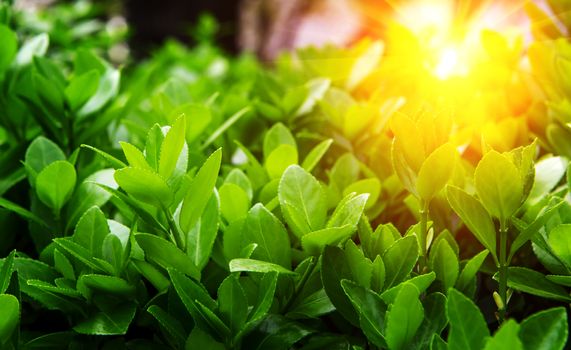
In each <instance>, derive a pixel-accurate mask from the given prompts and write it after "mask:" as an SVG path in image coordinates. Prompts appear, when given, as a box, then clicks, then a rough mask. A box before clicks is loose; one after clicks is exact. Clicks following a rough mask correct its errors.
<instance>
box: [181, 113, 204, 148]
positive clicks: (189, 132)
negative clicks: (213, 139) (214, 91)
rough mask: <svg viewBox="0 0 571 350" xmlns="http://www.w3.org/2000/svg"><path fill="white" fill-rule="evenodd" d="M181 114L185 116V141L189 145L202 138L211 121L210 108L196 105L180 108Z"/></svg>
mask: <svg viewBox="0 0 571 350" xmlns="http://www.w3.org/2000/svg"><path fill="white" fill-rule="evenodd" d="M181 112H183V113H184V114H185V115H186V116H187V120H186V122H187V128H186V140H187V141H188V143H189V144H191V143H193V142H194V141H195V140H196V139H197V138H199V137H200V136H202V134H203V132H204V130H205V129H206V127H208V125H209V124H210V122H211V121H212V112H211V110H210V107H208V106H205V105H201V104H196V103H188V104H185V105H183V106H181Z"/></svg>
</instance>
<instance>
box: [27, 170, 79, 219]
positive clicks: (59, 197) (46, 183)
mask: <svg viewBox="0 0 571 350" xmlns="http://www.w3.org/2000/svg"><path fill="white" fill-rule="evenodd" d="M76 180H77V175H76V173H75V168H74V167H73V165H71V164H70V163H69V162H67V161H65V160H58V161H55V162H53V163H51V164H50V165H48V166H47V167H45V168H44V169H43V170H42V171H41V172H40V173H39V174H38V177H37V178H36V192H37V193H38V198H39V199H40V200H41V201H42V202H43V203H44V204H45V205H47V206H48V207H50V208H52V209H53V210H54V211H55V212H56V213H58V214H59V212H60V210H61V208H62V207H63V205H64V204H65V203H66V202H67V201H68V200H69V198H71V194H72V193H73V189H74V188H75V182H76Z"/></svg>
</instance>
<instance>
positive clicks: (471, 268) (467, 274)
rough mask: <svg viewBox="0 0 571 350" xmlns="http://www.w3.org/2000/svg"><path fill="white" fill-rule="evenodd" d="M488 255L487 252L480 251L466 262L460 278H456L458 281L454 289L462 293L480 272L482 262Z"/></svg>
mask: <svg viewBox="0 0 571 350" xmlns="http://www.w3.org/2000/svg"><path fill="white" fill-rule="evenodd" d="M488 253H489V252H488V251H487V250H482V251H481V252H479V253H478V254H476V255H474V256H473V257H472V258H471V259H470V260H468V262H467V263H466V265H464V268H463V269H462V272H461V273H460V277H458V280H457V281H456V286H455V287H456V289H458V290H460V291H464V290H466V288H468V286H469V284H470V282H471V281H472V280H473V279H474V278H475V277H476V274H477V273H478V271H479V270H480V267H481V266H482V264H483V263H484V260H486V257H487V256H488Z"/></svg>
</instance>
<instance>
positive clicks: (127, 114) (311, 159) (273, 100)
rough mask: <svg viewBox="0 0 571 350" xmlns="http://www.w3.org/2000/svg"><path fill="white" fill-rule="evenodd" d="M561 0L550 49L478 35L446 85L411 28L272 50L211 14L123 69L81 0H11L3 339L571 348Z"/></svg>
mask: <svg viewBox="0 0 571 350" xmlns="http://www.w3.org/2000/svg"><path fill="white" fill-rule="evenodd" d="M552 2H553V4H552V6H553V7H554V10H555V11H554V12H556V13H561V14H562V15H561V16H560V17H558V18H556V19H550V18H549V17H547V16H546V15H545V14H544V13H543V12H542V10H541V9H539V8H538V7H535V6H534V5H533V4H530V5H529V6H528V8H527V10H528V13H529V15H530V16H531V18H532V19H533V21H534V23H541V25H534V27H533V33H534V37H535V39H536V42H535V43H533V44H531V45H530V46H529V47H527V46H525V45H523V44H522V42H521V41H517V40H515V41H513V40H510V39H509V38H507V37H504V36H503V35H502V34H500V33H496V32H492V31H483V32H482V33H480V34H481V35H480V36H479V38H480V43H481V45H480V49H481V55H480V56H478V59H477V62H475V63H474V64H473V66H472V68H471V70H470V72H469V73H468V74H467V75H458V76H454V77H452V78H450V79H444V80H443V79H441V78H439V77H437V76H435V75H434V72H433V69H432V66H431V65H432V63H431V58H430V55H429V54H427V53H426V52H425V51H426V48H425V47H423V41H422V40H421V38H419V37H418V36H415V35H414V34H413V33H412V32H410V31H408V30H407V28H405V27H403V26H399V25H397V24H394V25H393V26H392V27H391V29H390V30H389V31H388V33H389V34H388V37H387V40H386V41H385V42H384V43H381V42H376V41H368V40H363V41H361V42H359V43H357V44H356V45H355V46H353V47H351V48H348V49H344V48H334V47H326V48H323V49H314V48H308V49H304V50H300V51H298V52H294V53H290V54H284V55H283V56H282V57H281V58H280V59H278V60H277V61H276V62H275V64H274V65H273V67H272V68H269V67H266V66H263V65H261V64H260V63H259V62H258V61H257V60H256V59H255V58H253V57H251V56H248V55H243V56H240V57H229V56H227V55H225V54H224V53H223V52H221V51H220V50H218V49H217V48H216V46H215V45H213V44H212V43H213V38H214V36H215V28H216V26H215V24H214V22H212V19H211V18H209V17H204V19H203V21H202V22H201V23H200V24H199V26H198V28H197V29H196V30H195V31H194V35H195V38H196V39H197V40H198V41H199V44H198V45H197V46H196V47H194V48H192V49H188V48H186V47H184V46H183V45H181V44H179V43H176V42H169V43H167V44H166V45H165V46H164V47H162V48H161V49H159V50H158V51H156V52H154V53H153V54H152V57H151V58H150V59H148V60H147V61H144V62H138V63H136V64H135V63H133V64H129V65H127V66H117V63H116V62H115V63H114V64H112V63H109V62H107V61H106V59H104V58H102V56H105V57H107V56H108V55H109V50H110V49H111V48H112V47H113V45H116V44H117V43H119V42H120V41H121V40H122V35H124V32H122V31H123V30H124V29H121V30H120V31H119V32H117V31H113V30H110V29H109V28H107V29H104V28H106V27H105V24H104V23H103V22H101V19H94V18H92V16H93V13H96V12H94V11H95V10H94V9H93V8H91V7H90V5H89V3H85V2H79V3H78V5H69V4H68V5H58V6H55V7H53V8H51V9H50V10H49V11H53V13H57V14H58V15H57V16H54V15H50V14H49V13H48V14H45V13H36V14H34V15H31V14H26V13H16V12H15V11H14V9H13V8H12V6H11V4H10V1H5V0H4V1H0V43H1V46H0V149H1V150H2V152H1V154H0V196H1V197H0V206H1V207H2V208H3V209H2V210H0V222H1V227H2V230H1V231H0V242H1V244H0V255H2V256H5V258H4V259H3V260H0V347H2V348H7V349H10V348H22V349H35V348H43V349H46V348H51V349H62V348H72V349H90V348H105V349H114V348H118V349H121V348H133V349H149V348H157V349H160V348H175V349H185V348H186V349H198V348H204V349H289V348H296V349H305V350H309V349H322V348H330V349H377V348H378V349H385V348H386V349H391V350H393V349H429V348H430V349H450V350H455V349H462V350H463V349H487V350H492V349H506V348H509V349H530V350H531V349H533V350H537V349H563V348H564V346H565V344H566V342H567V338H568V322H567V314H568V308H567V304H568V303H569V302H571V296H570V293H569V288H570V287H571V196H570V186H571V171H570V170H568V169H569V165H568V159H569V157H571V79H570V77H571V43H570V42H569V40H568V38H565V37H564V34H563V31H562V30H563V29H562V28H564V27H565V26H566V30H567V32H568V33H569V32H571V20H570V18H569V15H568V13H569V10H570V9H569V7H567V8H564V6H568V5H565V2H564V1H552ZM38 23H39V24H42V25H38ZM72 27H74V28H75V29H74V30H71V28H72ZM78 28H79V29H78ZM87 34H88V35H87ZM524 46H525V47H524ZM522 61H528V62H529V63H530V65H525V64H522Z"/></svg>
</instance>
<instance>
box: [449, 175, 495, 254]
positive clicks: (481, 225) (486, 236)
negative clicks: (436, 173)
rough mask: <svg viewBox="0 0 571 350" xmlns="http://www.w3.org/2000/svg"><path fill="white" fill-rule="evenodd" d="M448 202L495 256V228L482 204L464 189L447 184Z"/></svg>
mask: <svg viewBox="0 0 571 350" xmlns="http://www.w3.org/2000/svg"><path fill="white" fill-rule="evenodd" d="M446 197H447V198H448V203H450V206H451V207H452V209H454V211H455V212H456V214H458V216H459V217H460V219H462V221H463V222H464V224H465V225H466V226H468V229H469V230H470V231H471V232H472V233H473V234H474V236H475V237H476V239H478V241H480V243H482V245H483V246H484V247H486V249H488V251H490V252H491V253H492V255H493V256H494V257H496V260H497V256H496V229H495V226H494V222H493V221H492V218H491V217H490V215H489V214H488V212H487V211H486V209H484V207H483V206H482V204H481V203H480V202H479V201H478V200H477V199H476V198H474V197H472V196H471V195H469V194H468V193H466V192H465V191H464V190H462V189H460V188H458V187H456V186H451V185H448V186H447V187H446Z"/></svg>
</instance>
